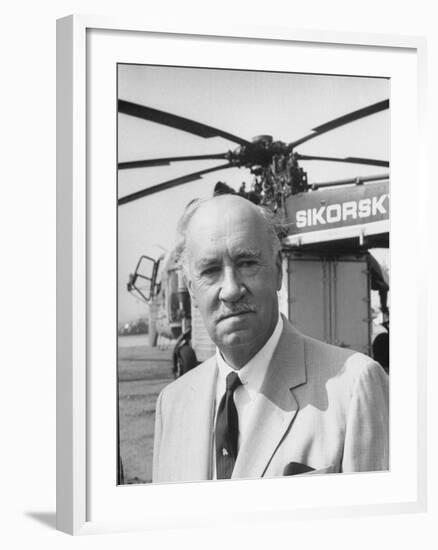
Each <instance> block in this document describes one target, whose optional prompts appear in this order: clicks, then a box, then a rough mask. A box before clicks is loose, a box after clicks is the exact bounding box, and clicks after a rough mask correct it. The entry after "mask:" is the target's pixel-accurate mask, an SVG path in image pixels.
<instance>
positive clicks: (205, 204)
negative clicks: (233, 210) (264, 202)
mask: <svg viewBox="0 0 438 550" xmlns="http://www.w3.org/2000/svg"><path fill="white" fill-rule="evenodd" d="M221 202H222V203H225V205H224V206H223V207H222V208H224V209H225V208H228V207H229V206H231V205H232V206H233V207H236V206H238V207H240V208H242V210H243V211H245V210H246V211H248V212H251V213H253V214H254V215H256V216H257V218H258V219H259V220H261V221H263V223H264V224H265V225H266V229H267V230H269V222H268V220H267V217H266V216H265V215H263V213H262V208H263V207H259V206H257V205H255V204H254V203H252V202H251V201H249V200H247V199H245V198H243V197H240V196H239V195H231V194H229V195H219V196H216V197H208V198H207V199H199V202H196V203H193V213H192V214H191V215H190V216H189V217H188V219H187V223H186V224H185V228H184V229H185V233H186V234H187V232H188V230H189V227H190V225H191V224H192V222H193V220H194V219H195V218H197V217H198V216H199V215H201V214H202V212H203V211H204V210H205V209H207V208H209V207H210V208H212V207H214V206H216V205H219V204H220V203H221ZM226 203H230V204H229V205H227V204H226ZM216 208H217V209H218V208H219V206H217V207H216ZM218 213H220V211H219V210H218Z"/></svg>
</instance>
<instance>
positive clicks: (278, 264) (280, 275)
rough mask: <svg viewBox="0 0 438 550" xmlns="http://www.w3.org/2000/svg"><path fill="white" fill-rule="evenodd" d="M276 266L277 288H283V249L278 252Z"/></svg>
mask: <svg viewBox="0 0 438 550" xmlns="http://www.w3.org/2000/svg"><path fill="white" fill-rule="evenodd" d="M275 267H276V269H277V290H281V285H282V283H283V256H282V254H281V250H279V251H278V252H277V257H276V259H275Z"/></svg>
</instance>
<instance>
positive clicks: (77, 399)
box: [57, 16, 427, 534]
mask: <svg viewBox="0 0 438 550" xmlns="http://www.w3.org/2000/svg"><path fill="white" fill-rule="evenodd" d="M128 38H129V40H128ZM143 39H145V40H146V41H150V40H158V41H159V43H160V45H161V46H162V50H160V55H157V54H156V53H155V54H154V55H155V59H156V62H157V63H162V64H170V63H172V64H179V63H181V62H182V61H181V56H184V55H193V56H196V55H198V49H199V48H193V45H194V44H197V45H199V44H200V43H202V45H203V48H202V49H203V50H205V49H207V53H206V52H205V51H204V53H203V54H204V55H207V56H209V64H210V65H211V63H214V62H216V61H215V60H216V59H218V61H217V62H218V63H219V62H220V59H221V57H222V56H224V59H225V57H226V56H228V58H227V62H226V64H227V66H229V64H230V63H229V62H230V60H231V59H235V58H236V57H238V59H235V62H236V64H237V65H236V66H239V63H245V55H246V60H248V59H253V60H254V65H255V68H256V66H257V63H265V66H266V67H267V68H269V67H270V63H271V65H272V64H273V63H274V62H273V61H272V60H275V63H276V66H275V68H278V65H279V64H280V65H281V63H283V62H285V61H284V59H285V56H286V55H287V48H289V47H292V46H294V47H295V46H296V47H297V48H298V50H297V52H298V54H299V55H298V56H297V59H298V58H299V57H300V56H302V60H301V64H302V65H303V66H305V65H306V63H308V62H310V61H311V57H312V49H315V48H320V49H321V48H326V49H327V50H330V52H334V53H333V60H332V61H333V65H332V67H330V68H328V69H327V72H329V73H330V72H333V73H335V72H336V66H337V64H338V65H339V61H338V60H339V59H340V57H339V55H340V53H341V54H342V56H344V57H345V56H346V57H348V56H353V61H354V64H355V66H356V74H366V72H367V70H368V71H369V70H370V68H369V67H370V59H368V60H367V55H370V56H371V57H372V58H373V65H372V66H373V70H374V71H377V72H379V71H380V72H381V73H382V74H385V70H389V71H391V70H393V73H392V74H389V75H388V76H391V78H393V79H394V82H395V85H396V86H398V87H399V88H400V89H401V88H402V86H404V91H403V93H402V92H400V94H398V92H397V90H396V91H395V96H394V97H392V98H391V101H392V108H393V110H392V112H393V118H392V122H391V133H392V135H393V147H392V155H391V159H392V167H391V174H392V179H394V178H397V177H399V180H398V181H400V182H401V183H400V187H401V189H402V190H403V188H405V187H403V186H405V185H406V184H407V181H408V180H409V178H411V179H412V178H414V180H415V181H416V183H417V185H416V186H415V187H416V189H417V193H416V195H415V199H416V201H415V200H413V199H412V197H411V198H410V202H409V198H408V202H406V197H403V193H402V192H401V191H400V190H397V189H395V192H394V196H392V195H391V204H392V210H391V235H394V237H393V243H392V250H393V257H392V273H393V274H394V283H395V285H396V288H398V289H399V294H398V295H400V294H401V293H402V292H403V287H404V285H405V284H406V282H407V280H408V279H409V277H412V276H414V275H415V270H414V268H413V266H412V265H411V267H407V268H406V269H403V270H401V269H400V267H401V266H402V255H403V247H409V246H410V247H412V248H411V250H413V249H415V250H413V252H412V254H413V256H414V258H413V259H411V263H412V264H414V263H415V261H419V262H420V261H421V258H422V254H424V249H423V246H422V245H421V244H420V245H418V243H421V242H424V240H425V239H424V238H423V240H422V237H424V235H425V231H426V229H425V225H424V221H423V220H422V218H421V216H420V212H421V208H422V206H423V207H424V201H425V197H426V191H425V185H426V183H425V182H426V177H425V174H424V170H425V169H424V165H425V163H424V162H423V161H424V156H425V154H426V153H425V145H424V143H423V141H422V140H423V129H424V122H425V84H424V79H425V47H426V45H425V41H424V40H423V39H421V38H416V37H403V36H389V35H368V34H349V33H337V32H326V31H299V30H289V29H285V28H281V29H277V28H251V27H230V28H228V29H224V28H221V29H215V28H214V27H212V28H208V29H207V28H202V29H200V28H196V26H194V27H193V28H184V29H183V28H177V27H170V26H169V27H166V26H165V25H164V24H163V26H161V27H160V28H152V27H149V26H148V25H147V24H143V23H142V22H138V21H129V20H122V19H110V18H105V17H92V16H70V17H67V18H64V19H61V20H59V21H58V27H57V135H58V137H57V140H58V141H57V193H58V194H57V220H58V221H57V280H58V291H57V350H58V351H57V528H58V529H59V530H61V531H65V532H67V533H71V534H86V533H96V532H107V531H126V530H138V529H144V530H148V529H153V528H159V527H161V528H163V527H166V526H169V527H170V526H179V527H180V526H208V525H215V524H216V520H215V517H216V516H217V512H215V507H214V505H212V506H209V507H206V506H203V504H202V503H205V502H206V500H208V501H209V502H210V504H211V503H212V502H215V503H217V506H220V505H221V503H223V502H224V500H225V499H227V500H228V501H230V499H231V501H232V502H235V503H236V509H233V508H232V507H231V509H230V510H229V515H230V517H229V518H226V517H225V518H223V519H230V521H260V520H261V519H262V518H263V519H265V520H272V519H276V518H278V519H282V520H285V519H286V518H291V519H302V518H315V519H316V518H321V517H335V516H351V515H360V514H367V515H370V514H383V513H397V512H418V511H424V510H425V509H426V483H427V478H426V464H425V462H426V456H425V446H426V432H425V420H426V399H425V397H426V353H425V349H426V345H425V344H426V342H425V341H424V339H425V336H424V333H421V332H420V330H419V328H418V315H419V312H420V311H424V309H425V303H426V288H425V283H424V281H422V280H420V281H419V282H418V284H416V285H414V288H413V289H412V296H411V298H412V299H411V300H409V301H408V303H407V304H404V305H402V304H401V303H399V304H397V301H396V300H394V304H393V306H392V312H393V315H394V316H395V318H396V319H397V318H398V319H399V322H397V320H396V321H395V323H393V325H392V335H395V336H393V342H394V340H397V341H403V342H404V343H405V346H406V347H404V349H403V353H402V354H400V352H397V350H396V349H392V348H391V360H392V361H394V358H396V357H397V356H400V355H401V359H403V365H406V368H407V366H408V365H409V366H410V368H411V369H412V371H413V372H412V371H410V372H409V376H408V375H406V373H405V374H404V373H403V372H400V373H399V374H398V375H397V374H396V375H395V376H394V380H392V381H391V382H392V383H391V412H392V417H391V434H392V436H391V437H392V443H391V445H392V446H391V450H392V451H394V452H393V455H392V456H393V458H394V462H393V464H392V469H391V471H390V472H389V473H388V474H386V473H385V474H383V477H380V478H378V479H377V478H376V479H374V477H375V476H376V475H377V474H366V475H365V477H364V476H362V477H361V476H358V475H355V474H350V475H344V476H322V477H319V478H318V477H314V478H313V479H312V478H307V479H306V478H301V479H295V480H293V482H294V492H295V493H296V494H300V495H303V496H302V498H301V500H300V497H298V499H297V500H295V501H294V503H293V504H290V503H289V499H282V494H283V493H285V491H284V490H282V489H283V488H284V486H283V485H281V484H285V483H290V482H291V480H284V479H275V480H266V481H265V480H264V481H263V487H262V486H261V485H260V483H259V482H258V481H239V482H233V483H232V484H226V483H225V484H222V483H217V484H214V487H213V486H212V484H209V483H199V484H185V485H184V484H182V485H179V484H178V485H159V486H147V487H141V486H138V487H116V486H115V484H114V483H113V481H114V480H115V474H116V467H115V464H116V456H115V453H114V454H112V451H113V450H114V449H115V441H116V431H115V405H116V400H115V393H114V388H115V386H114V385H112V384H115V371H112V372H113V374H114V380H113V382H111V381H110V380H109V378H108V376H109V375H108V371H111V368H109V369H107V370H106V371H105V372H103V369H101V368H100V367H99V368H98V365H102V364H108V363H109V364H110V365H111V364H114V361H115V354H116V347H115V345H112V344H111V343H109V344H108V339H107V336H108V331H109V332H111V330H113V331H114V334H113V337H114V338H115V327H116V324H114V325H111V323H112V322H113V321H114V319H115V317H114V313H115V306H114V307H113V305H111V303H110V304H109V305H108V304H106V305H105V307H106V309H105V316H106V317H107V319H106V321H102V320H101V321H102V334H100V329H97V328H96V327H97V326H99V319H98V317H99V313H96V311H97V312H98V311H99V306H102V305H103V302H102V300H103V299H104V295H105V292H104V291H102V292H101V293H99V292H95V290H96V277H98V275H96V273H95V272H93V270H97V271H98V268H97V267H96V266H98V265H100V264H102V263H103V265H104V267H105V268H107V267H108V266H111V265H112V263H111V262H112V261H113V259H114V256H113V253H114V251H112V252H111V246H112V244H111V243H113V244H115V233H114V224H113V221H111V219H112V205H113V204H114V205H115V202H114V200H113V199H114V196H115V189H113V186H112V185H111V182H112V181H114V178H115V172H116V169H115V166H116V164H115V158H113V156H112V155H113V153H114V151H115V141H116V136H115V134H114V133H113V130H114V124H115V119H112V120H108V119H107V120H106V122H103V121H104V120H105V113H108V112H109V111H108V110H105V109H109V110H111V109H112V105H113V104H115V101H116V94H115V89H113V88H112V87H111V85H110V86H108V87H107V88H106V89H104V87H105V86H106V84H107V81H106V80H105V75H109V74H110V73H111V71H112V68H114V71H115V64H114V63H115V62H117V61H119V62H142V59H141V57H142V55H145V54H146V53H148V51H149V54H150V55H145V58H146V59H145V60H143V62H147V61H149V62H152V59H151V53H150V52H151V51H152V50H148V49H147V45H146V48H145V49H144V50H143V49H142V47H139V46H141V43H142V40H143ZM219 45H220V48H219ZM177 46H178V47H177ZM182 46H184V47H182ZM204 46H205V48H204ZM207 46H208V47H209V48H210V50H209V51H208V48H207ZM255 47H257V48H258V52H259V53H260V56H257V63H256V62H255V59H254V57H251V55H253V54H252V53H251V50H252V48H255ZM268 49H269V53H270V55H271V57H270V58H269V57H266V58H265V57H264V54H265V53H266V54H267V52H268ZM241 51H243V52H244V53H242V57H241V58H240V53H239V56H238V55H237V52H241ZM315 51H316V50H315ZM305 52H310V53H309V54H307V53H305ZM273 53H274V55H272V54H273ZM359 54H360V55H359ZM100 55H101V56H102V57H99V56H100ZM307 55H309V56H310V57H308V58H306V56H307ZM96 56H97V57H96ZM403 56H405V58H403ZM152 57H154V56H152ZM158 58H159V59H158ZM186 59H187V58H186ZM379 60H382V66H381V67H378V64H379ZM351 61H352V60H351V59H350V62H351ZM186 62H187V61H186ZM296 62H299V59H298V61H296ZM188 63H189V64H193V63H196V61H194V58H192V59H190V60H188ZM198 63H200V64H199V66H202V61H198ZM246 63H248V61H246ZM391 64H392V65H391ZM240 66H241V65H240ZM391 66H392V69H391ZM367 67H368V68H367ZM307 70H309V72H312V70H314V69H312V68H311V67H310V66H308V67H307ZM339 70H343V69H342V68H340V66H339V67H338V71H339ZM403 78H404V79H405V80H403ZM96 82H98V84H96ZM110 82H112V81H111V80H110ZM102 90H103V91H102ZM93 94H94V95H93ZM96 96H97V97H99V104H100V107H99V109H100V108H102V109H103V111H102V112H101V113H98V112H97V111H98V109H95V111H96V112H93V108H94V107H95V105H96V101H95V97H96ZM402 112H404V113H405V115H404V116H405V117H406V118H405V120H403V121H402V120H401V118H400V117H401V113H402ZM114 113H115V111H114ZM102 115H103V116H102ZM114 116H115V115H114ZM91 122H92V124H91ZM402 122H403V124H404V123H407V124H409V125H410V126H409V129H410V130H411V131H413V132H414V135H415V136H416V138H417V139H416V140H414V141H415V143H417V144H418V147H416V148H414V149H412V148H410V150H409V151H408V150H407V149H403V144H402V143H399V142H398V141H397V140H399V141H401V140H400V129H401V127H402V124H401V123H402ZM90 132H91V134H90ZM93 132H97V133H96V134H93ZM103 133H105V134H106V135H107V138H108V141H107V142H106V143H105V144H103V140H102V145H101V146H99V148H96V139H97V137H96V136H98V137H102V134H103ZM111 151H112V153H111ZM108 152H109V153H110V154H109V155H108V154H107V153H108ZM408 152H409V157H407V156H406V155H407V153H408ZM403 159H404V161H403ZM100 170H101V172H100ZM111 174H112V176H111ZM98 177H99V181H106V182H108V181H109V183H108V187H107V189H109V191H108V190H107V191H105V192H104V193H103V194H104V196H103V198H102V200H99V204H98V205H97V203H96V197H97V195H96V186H95V185H94V186H93V182H95V181H97V178H98ZM107 177H108V178H109V180H108V179H107ZM102 178H104V179H102ZM111 178H112V179H111ZM392 189H393V188H392ZM403 201H405V202H403ZM412 203H414V206H412ZM409 204H411V212H410V223H409V232H408V233H407V234H406V235H404V236H403V238H399V236H400V231H401V230H403V227H404V225H403V222H404V216H403V212H404V211H405V207H406V205H408V206H409ZM102 228H105V231H103V230H101V229H102ZM108 228H109V230H108V231H106V229H108ZM96 239H97V240H96ZM111 239H112V241H111ZM415 243H417V245H416V244H415ZM97 245H99V246H97ZM415 247H416V248H415ZM107 253H108V258H107V257H105V254H107ZM95 254H97V256H95ZM114 277H115V272H114V275H112V276H110V277H109V279H110V281H109V282H108V286H107V288H106V289H105V291H107V290H108V288H109V289H110V291H111V288H112V286H111V285H112V284H113V283H114ZM99 294H100V296H99ZM394 294H395V296H397V291H395V293H393V295H394ZM402 310H403V311H402ZM102 311H103V310H102ZM402 314H403V315H402ZM96 315H97V317H96ZM406 315H409V318H410V320H411V323H412V324H411V326H410V331H409V332H407V330H406V328H405V327H404V326H402V322H401V320H402V318H403V316H406ZM111 326H113V329H111ZM96 331H97V332H96ZM412 334H414V336H412ZM409 337H410V338H409ZM114 342H115V340H114ZM395 360H396V359H395ZM401 370H403V369H401ZM96 388H99V391H97V390H96ZM407 388H410V391H411V394H412V395H411V399H410V401H411V403H410V411H409V415H408V414H407V412H406V411H405V409H406V406H405V401H404V399H406V398H404V397H403V394H404V390H406V389H407ZM98 401H99V405H97V402H98ZM111 403H112V404H111ZM403 411H405V412H403ZM399 413H400V414H399ZM403 414H405V415H406V416H405V417H403ZM397 415H398V416H397ZM399 418H403V420H399ZM398 422H403V425H402V426H401V427H400V426H399V425H398ZM97 428H98V429H97ZM401 431H403V432H404V434H406V437H407V438H408V440H409V442H411V443H412V445H409V446H407V447H408V448H406V450H405V451H404V452H405V456H403V457H400V449H401V444H400V445H399V446H398V447H397V444H396V443H397V441H399V442H400V441H401V438H402V436H401V433H400V432H401ZM97 434H98V435H97ZM399 458H400V461H398V459H399ZM401 459H403V460H401ZM96 463H98V464H99V471H98V470H97V468H96ZM380 475H381V476H382V474H380ZM377 484H378V485H380V486H381V487H383V486H385V487H386V488H385V489H381V491H382V492H381V493H380V494H379V498H376V494H375V493H373V490H374V489H373V487H374V488H375V487H376V486H377ZM334 492H336V493H339V494H342V495H343V496H342V498H340V499H339V501H338V502H332V500H333V499H332V498H330V499H328V498H327V495H333V493H334ZM275 495H278V498H276V497H275ZM305 495H307V498H305ZM324 495H326V496H324ZM349 495H350V496H349ZM336 498H337V497H336ZM273 500H275V502H273ZM335 500H336V499H335ZM148 502H149V509H148V510H147V513H146V512H145V511H144V507H145V506H146V507H147V506H148V504H147V503H148ZM187 502H190V503H191V506H190V507H186V508H189V509H186V510H182V506H181V505H182V504H183V503H187ZM251 502H252V503H254V502H256V503H257V505H255V504H254V505H253V506H248V503H251ZM130 503H132V506H131V505H130ZM169 503H173V504H169ZM135 510H137V511H138V510H143V513H135ZM236 510H237V512H236ZM215 514H216V516H215ZM142 516H143V517H142Z"/></svg>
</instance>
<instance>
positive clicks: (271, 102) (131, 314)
mask: <svg viewBox="0 0 438 550" xmlns="http://www.w3.org/2000/svg"><path fill="white" fill-rule="evenodd" d="M118 86H119V98H120V99H124V100H128V101H133V102H136V103H140V104H143V105H147V106H149V107H153V108H155V109H161V110H164V111H168V112H170V113H173V114H176V115H179V116H183V117H186V118H191V119H193V120H196V121H198V122H202V123H205V124H208V125H210V126H214V127H216V128H220V129H222V130H224V131H227V132H229V133H232V134H234V135H237V136H240V137H242V138H245V139H247V140H249V141H250V140H251V139H252V138H253V137H254V136H257V135H260V134H269V135H272V136H273V138H274V140H282V141H285V142H290V141H293V140H295V139H298V138H300V137H302V136H304V135H306V134H308V133H309V131H310V130H311V129H312V128H314V127H315V126H319V125H321V124H323V123H325V122H327V121H328V120H331V119H333V118H336V117H338V116H341V115H343V114H346V113H348V112H350V111H354V110H356V109H360V108H362V107H366V106H367V105H370V104H372V103H375V102H377V101H381V100H383V99H387V98H389V97H390V85H389V81H388V80H385V79H375V78H360V77H350V76H348V77H342V76H323V75H303V74H290V73H288V74H281V73H267V72H249V71H229V70H212V69H191V68H179V67H150V66H140V65H119V78H118ZM235 148H236V144H234V143H232V142H229V141H227V140H225V139H222V138H208V139H203V138H200V137H197V136H194V135H192V134H189V133H187V132H182V131H179V130H175V129H172V128H169V127H165V126H162V125H159V124H156V123H153V122H147V121H144V120H140V119H136V118H133V117H130V116H127V115H119V124H118V154H119V162H124V161H128V160H141V159H149V158H159V157H166V156H179V155H198V154H207V153H222V152H225V151H228V150H229V149H235ZM297 151H298V152H300V153H302V154H313V155H324V156H341V157H344V156H356V157H371V158H377V159H382V160H389V111H384V112H382V113H378V114H376V115H372V116H370V117H368V118H366V119H362V120H360V121H357V122H353V123H351V124H348V125H346V126H344V127H343V128H340V129H337V130H334V131H332V132H329V133H327V134H325V135H323V136H321V137H318V138H316V139H314V140H310V141H309V142H307V143H305V144H303V145H302V146H299V147H297ZM223 162H224V161H217V160H216V161H214V160H213V161H197V162H184V163H182V162H178V163H174V164H173V165H171V166H164V167H159V168H138V169H133V170H121V171H119V175H118V191H119V197H121V196H124V195H126V194H129V193H132V192H133V191H137V190H139V189H144V188H146V187H149V186H151V185H156V184H158V183H161V182H163V181H167V180H169V179H172V178H176V177H179V176H182V175H185V174H189V173H191V172H195V171H198V170H202V169H204V168H207V167H210V166H216V165H219V164H221V163H223ZM301 165H302V166H303V167H304V168H305V170H306V171H307V173H308V178H309V182H310V183H314V182H323V181H330V180H333V179H338V178H344V177H354V176H361V175H371V174H382V173H385V169H382V168H379V167H367V166H358V165H343V164H338V163H336V164H335V163H322V162H315V161H312V162H302V163H301ZM218 180H221V181H226V182H227V183H228V184H229V185H231V186H232V187H234V188H235V189H237V188H238V187H240V184H241V182H242V181H246V182H247V184H248V185H247V187H248V186H249V184H250V183H251V181H252V176H251V175H250V174H249V171H248V170H246V169H237V168H235V169H229V170H224V171H220V172H214V173H213V174H212V175H207V176H205V177H203V178H202V179H201V180H198V181H193V182H190V183H186V184H183V185H181V186H180V187H177V188H174V189H172V190H168V191H163V192H160V193H157V194H154V195H151V196H149V197H145V198H143V199H139V200H138V201H135V202H133V203H129V204H126V205H122V206H119V212H118V224H119V225H118V227H119V242H118V258H119V273H118V275H119V279H118V290H119V320H121V321H127V320H131V319H135V318H137V317H138V316H140V315H143V316H144V315H145V314H146V307H145V305H144V304H142V303H140V302H138V301H136V300H135V299H134V298H133V297H132V296H131V295H130V294H129V293H128V292H127V290H126V283H127V281H128V277H129V273H132V272H133V271H134V268H135V265H136V263H137V260H138V258H139V256H140V255H141V254H150V253H154V254H155V255H157V253H158V251H159V250H160V249H159V248H158V247H161V248H162V249H165V250H169V249H170V248H171V247H172V245H173V242H174V236H175V227H176V222H177V219H178V217H179V216H180V214H181V212H182V210H183V208H184V206H185V205H186V204H187V203H188V202H189V201H190V200H192V199H193V198H195V197H204V196H211V195H212V191H213V187H214V185H215V183H216V182H217V181H218Z"/></svg>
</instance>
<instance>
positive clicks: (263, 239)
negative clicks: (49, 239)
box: [115, 63, 391, 485]
mask: <svg viewBox="0 0 438 550" xmlns="http://www.w3.org/2000/svg"><path fill="white" fill-rule="evenodd" d="M390 96H391V89H390V79H388V78H382V77H371V76H362V75H331V74H330V75H329V74H306V73H287V72H270V71H250V70H231V69H227V68H223V69H211V68H208V67H205V68H204V67H202V68H196V67H179V66H153V65H140V64H127V63H126V64H118V65H117V109H118V118H117V136H116V137H117V156H118V159H117V191H118V206H117V323H118V326H117V334H118V339H117V387H118V395H117V399H118V421H117V426H115V429H116V430H117V437H118V461H117V470H118V471H117V479H118V484H119V485H125V484H148V483H169V482H176V483H178V482H197V481H205V480H227V479H231V480H232V479H260V478H273V477H281V476H294V475H296V476H301V475H319V474H337V473H351V472H363V473H366V472H380V471H388V470H390V458H391V457H390V456H389V380H390V359H389V340H390V137H391V136H390V116H391V108H390Z"/></svg>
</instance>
